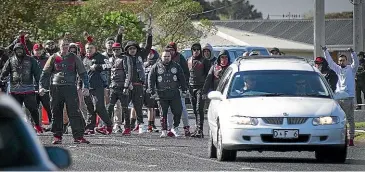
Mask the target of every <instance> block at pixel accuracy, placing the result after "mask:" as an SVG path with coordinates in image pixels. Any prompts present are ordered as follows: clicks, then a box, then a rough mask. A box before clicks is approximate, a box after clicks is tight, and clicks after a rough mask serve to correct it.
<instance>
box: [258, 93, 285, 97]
mask: <svg viewBox="0 0 365 172" xmlns="http://www.w3.org/2000/svg"><path fill="white" fill-rule="evenodd" d="M283 95H285V94H284V93H267V94H260V95H258V96H265V97H275V96H283Z"/></svg>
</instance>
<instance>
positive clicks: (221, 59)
mask: <svg viewBox="0 0 365 172" xmlns="http://www.w3.org/2000/svg"><path fill="white" fill-rule="evenodd" d="M229 59H230V58H229V52H228V51H227V50H222V51H221V52H220V53H219V55H218V59H217V63H216V64H214V65H213V66H212V67H211V68H210V70H209V73H208V76H207V78H206V80H205V84H204V88H203V95H204V97H205V99H206V97H207V94H208V92H209V91H213V90H216V89H217V86H218V83H219V81H220V80H221V78H222V75H223V73H224V72H225V71H226V69H227V68H228V66H229V65H230V64H231V62H230V60H229Z"/></svg>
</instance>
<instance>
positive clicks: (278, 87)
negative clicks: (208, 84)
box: [228, 70, 330, 98]
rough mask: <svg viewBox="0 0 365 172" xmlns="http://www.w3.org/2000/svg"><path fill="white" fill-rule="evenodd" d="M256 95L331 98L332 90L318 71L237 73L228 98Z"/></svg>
mask: <svg viewBox="0 0 365 172" xmlns="http://www.w3.org/2000/svg"><path fill="white" fill-rule="evenodd" d="M255 96H266V97H268V96H290V97H323V98H330V92H329V91H328V88H327V86H326V84H325V83H324V82H323V80H322V78H321V77H320V76H319V74H318V73H316V72H309V71H288V70H265V71H242V72H237V73H235V75H234V76H233V79H232V82H231V84H230V87H229V90H228V98H237V97H255Z"/></svg>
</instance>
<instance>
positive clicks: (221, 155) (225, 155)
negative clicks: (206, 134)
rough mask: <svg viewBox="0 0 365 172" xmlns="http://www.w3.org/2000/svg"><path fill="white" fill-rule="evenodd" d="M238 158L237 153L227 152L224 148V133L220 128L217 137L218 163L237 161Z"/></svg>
mask: <svg viewBox="0 0 365 172" xmlns="http://www.w3.org/2000/svg"><path fill="white" fill-rule="evenodd" d="M236 157H237V151H233V150H226V149H223V147H222V133H221V130H220V128H218V137H217V159H218V161H235V160H236Z"/></svg>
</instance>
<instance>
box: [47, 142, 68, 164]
mask: <svg viewBox="0 0 365 172" xmlns="http://www.w3.org/2000/svg"><path fill="white" fill-rule="evenodd" d="M45 148H46V151H47V154H48V157H49V159H50V160H51V161H52V162H53V164H55V165H56V166H57V167H58V168H59V169H64V168H67V167H69V166H70V165H71V154H70V152H69V151H68V150H66V149H64V148H60V147H45Z"/></svg>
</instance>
